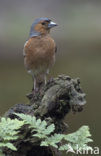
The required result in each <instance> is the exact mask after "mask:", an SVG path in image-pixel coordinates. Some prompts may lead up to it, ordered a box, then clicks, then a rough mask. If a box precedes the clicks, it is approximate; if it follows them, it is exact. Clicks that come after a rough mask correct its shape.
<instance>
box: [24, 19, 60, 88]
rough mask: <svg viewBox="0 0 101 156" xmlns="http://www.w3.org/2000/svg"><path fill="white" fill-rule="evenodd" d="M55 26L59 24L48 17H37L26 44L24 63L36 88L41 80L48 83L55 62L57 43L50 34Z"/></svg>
mask: <svg viewBox="0 0 101 156" xmlns="http://www.w3.org/2000/svg"><path fill="white" fill-rule="evenodd" d="M55 26H57V24H56V23H54V22H52V21H51V20H50V19H48V18H38V19H36V20H35V21H34V22H33V24H32V26H31V29H30V33H29V39H28V40H27V41H26V42H25V45H24V50H23V55H24V65H25V68H26V69H27V71H28V73H30V74H31V75H32V77H33V80H34V90H35V89H36V87H37V84H38V82H39V81H40V80H41V81H44V83H45V84H46V76H47V74H48V73H49V69H50V68H51V67H52V66H53V65H54V63H55V52H56V44H55V42H54V40H53V39H52V37H51V36H50V34H49V33H50V29H51V28H53V27H55Z"/></svg>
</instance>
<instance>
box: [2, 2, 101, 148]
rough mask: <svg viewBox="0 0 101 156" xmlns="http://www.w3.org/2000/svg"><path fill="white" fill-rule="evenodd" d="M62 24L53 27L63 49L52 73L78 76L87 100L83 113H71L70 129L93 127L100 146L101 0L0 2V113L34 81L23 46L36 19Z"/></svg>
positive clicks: (18, 100)
mask: <svg viewBox="0 0 101 156" xmlns="http://www.w3.org/2000/svg"><path fill="white" fill-rule="evenodd" d="M39 17H49V18H51V19H52V20H53V21H54V22H57V23H58V25H59V26H58V27H56V28H54V29H53V30H52V31H51V35H52V36H53V38H54V39H55V41H56V43H57V47H58V52H57V60H56V64H55V66H54V68H53V69H52V70H51V73H50V75H51V76H53V77H55V76H57V75H58V74H67V75H70V76H71V77H73V78H76V77H79V78H80V80H81V85H82V88H83V90H84V92H86V95H87V96H86V99H87V104H86V106H85V108H84V111H83V112H82V113H78V114H76V115H73V114H72V113H70V114H69V115H68V116H67V117H66V121H67V123H68V125H69V132H73V131H76V130H77V129H78V128H79V127H80V126H82V125H89V126H90V131H91V133H92V138H93V139H94V143H93V146H99V147H100V145H101V143H100V142H101V141H100V140H101V139H100V133H101V124H100V117H101V116H100V109H101V1H100V0H96V1H95V0H17V1H15V0H9V1H6V0H3V1H1V0H0V115H3V113H4V112H5V111H7V110H8V109H9V108H10V107H11V106H13V105H14V104H16V103H23V102H24V103H28V100H27V98H26V97H25V95H26V94H27V93H28V92H30V90H31V88H32V79H31V76H29V75H28V74H27V72H26V70H25V68H24V65H23V55H22V51H23V45H24V43H25V41H26V39H27V38H28V34H29V29H30V26H31V24H32V22H33V21H34V19H35V18H39Z"/></svg>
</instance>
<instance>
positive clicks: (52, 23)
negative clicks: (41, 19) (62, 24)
mask: <svg viewBox="0 0 101 156" xmlns="http://www.w3.org/2000/svg"><path fill="white" fill-rule="evenodd" d="M55 26H57V24H56V23H54V22H52V21H51V22H50V23H49V24H48V28H52V27H55Z"/></svg>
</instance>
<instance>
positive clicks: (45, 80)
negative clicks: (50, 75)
mask: <svg viewBox="0 0 101 156" xmlns="http://www.w3.org/2000/svg"><path fill="white" fill-rule="evenodd" d="M44 83H45V85H46V83H47V75H46V74H45V75H44Z"/></svg>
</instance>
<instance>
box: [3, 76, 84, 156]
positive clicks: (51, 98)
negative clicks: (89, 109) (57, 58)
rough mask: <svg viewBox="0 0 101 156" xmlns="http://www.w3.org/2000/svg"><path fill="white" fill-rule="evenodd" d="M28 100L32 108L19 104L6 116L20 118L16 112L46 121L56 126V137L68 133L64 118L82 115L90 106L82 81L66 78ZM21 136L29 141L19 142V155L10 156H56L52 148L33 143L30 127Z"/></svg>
mask: <svg viewBox="0 0 101 156" xmlns="http://www.w3.org/2000/svg"><path fill="white" fill-rule="evenodd" d="M27 97H28V98H29V101H30V103H29V104H28V105H27V104H16V105H15V106H14V107H12V108H11V109H9V111H8V112H6V114H5V116H6V117H10V118H12V119H13V118H15V117H16V116H15V115H14V113H15V112H17V113H24V114H30V115H32V116H33V115H35V116H36V117H37V118H41V119H44V120H46V121H47V123H48V124H50V123H54V124H55V127H56V129H55V132H56V133H64V132H65V131H66V130H67V126H66V124H65V123H64V121H63V119H64V117H65V116H66V115H67V114H68V113H69V112H70V111H72V112H74V113H76V112H80V111H82V110H83V106H84V105H85V103H86V100H85V93H83V91H82V89H81V87H80V80H79V78H76V79H72V78H70V77H69V76H66V75H60V76H58V77H57V78H54V79H51V80H49V81H48V82H47V84H46V85H45V86H41V87H40V90H39V91H38V92H36V93H35V92H33V91H32V92H31V93H30V94H28V95H27ZM21 133H24V135H25V138H24V139H23V140H21V139H19V140H17V141H16V143H15V145H16V146H17V148H18V151H17V152H12V151H10V150H6V151H5V153H6V155H7V156H20V155H21V156H33V155H35V156H52V155H53V150H51V149H50V148H49V147H40V146H39V142H31V141H30V132H29V131H28V129H27V128H26V127H24V129H22V131H21ZM26 140H27V141H26ZM8 153H9V154H8ZM55 154H56V151H55ZM57 155H59V153H58V154H57Z"/></svg>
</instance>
